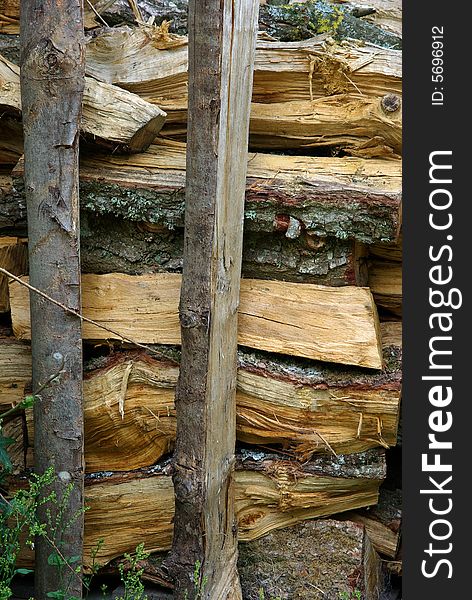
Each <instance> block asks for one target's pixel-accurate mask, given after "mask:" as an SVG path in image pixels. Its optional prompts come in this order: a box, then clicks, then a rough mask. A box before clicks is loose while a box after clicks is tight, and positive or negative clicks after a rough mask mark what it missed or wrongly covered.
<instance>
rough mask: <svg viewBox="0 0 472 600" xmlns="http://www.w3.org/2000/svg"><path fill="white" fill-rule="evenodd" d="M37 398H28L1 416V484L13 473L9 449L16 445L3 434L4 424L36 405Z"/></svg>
mask: <svg viewBox="0 0 472 600" xmlns="http://www.w3.org/2000/svg"><path fill="white" fill-rule="evenodd" d="M34 401H35V396H26V397H25V398H23V400H22V401H21V402H19V403H18V404H17V405H16V406H13V407H12V408H10V409H8V410H7V411H6V412H4V413H2V414H0V483H1V481H2V478H4V477H5V475H7V474H8V473H11V471H12V468H13V467H12V464H11V460H10V456H9V454H8V447H9V446H11V444H13V443H14V441H15V440H13V439H12V438H9V437H7V436H6V435H5V434H4V432H3V422H4V420H5V419H6V418H7V417H10V416H12V415H14V414H16V413H17V412H20V411H22V410H25V409H26V408H31V407H32V406H33V404H34Z"/></svg>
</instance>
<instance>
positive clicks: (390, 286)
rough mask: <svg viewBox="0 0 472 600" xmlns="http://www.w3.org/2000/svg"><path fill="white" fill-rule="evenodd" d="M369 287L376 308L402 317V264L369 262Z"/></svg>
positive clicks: (382, 261) (384, 261)
mask: <svg viewBox="0 0 472 600" xmlns="http://www.w3.org/2000/svg"><path fill="white" fill-rule="evenodd" d="M369 287H370V289H371V290H372V293H373V295H374V298H375V302H376V304H377V306H379V307H381V308H383V309H385V310H387V311H388V312H389V313H391V314H393V315H395V316H396V317H401V316H402V263H400V262H390V261H386V260H372V261H370V265H369Z"/></svg>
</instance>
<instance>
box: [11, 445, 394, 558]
mask: <svg viewBox="0 0 472 600" xmlns="http://www.w3.org/2000/svg"><path fill="white" fill-rule="evenodd" d="M171 474H172V468H171V465H170V462H169V461H162V462H161V463H159V464H158V465H155V466H153V467H150V468H149V469H144V470H141V471H131V472H127V473H109V472H108V473H95V474H90V475H88V476H87V477H86V482H85V485H86V488H85V494H86V504H87V506H89V507H90V508H89V510H87V512H86V513H85V553H84V563H85V565H86V566H90V565H91V552H92V551H93V550H94V549H96V547H97V542H98V540H99V539H100V538H103V539H104V540H105V542H106V543H105V544H104V545H103V547H102V548H101V549H100V551H99V553H98V556H97V564H99V565H100V564H106V563H108V562H110V561H111V560H112V559H113V558H116V557H118V556H122V555H123V554H124V553H125V552H132V551H133V550H134V549H135V548H136V543H137V539H139V542H143V543H144V544H145V547H146V549H147V550H148V551H151V552H159V551H165V550H168V549H169V548H170V546H171V543H172V528H173V517H174V492H173V486H172V478H171ZM385 475H386V463H385V456H384V453H383V451H382V450H381V451H378V450H370V451H368V452H365V453H361V454H352V455H349V456H339V457H338V458H334V457H317V458H314V459H312V460H311V461H308V462H305V463H300V462H298V461H296V460H293V459H287V458H282V457H280V456H278V455H274V454H268V453H264V452H257V453H254V452H251V451H242V452H240V453H238V455H237V457H236V472H235V496H236V503H235V508H236V515H237V519H238V539H239V540H240V541H251V540H256V539H259V538H261V537H263V536H264V535H267V534H268V533H269V532H271V531H274V530H275V529H280V528H284V527H289V526H292V525H296V524H297V523H301V522H303V521H307V520H310V519H313V518H316V517H323V516H329V515H332V514H336V513H339V512H344V511H348V510H351V509H356V508H361V507H363V506H370V505H374V504H376V503H377V501H378V492H379V486H380V484H381V482H382V480H383V479H384V478H385ZM17 485H18V482H17V481H14V482H12V483H11V486H10V489H11V490H13V489H14V488H15V487H16V486H17ZM20 563H21V565H22V566H27V565H29V566H31V563H32V556H31V554H29V555H28V554H26V555H23V558H22V560H21V561H20Z"/></svg>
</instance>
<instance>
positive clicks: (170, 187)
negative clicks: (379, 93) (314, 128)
mask: <svg viewBox="0 0 472 600" xmlns="http://www.w3.org/2000/svg"><path fill="white" fill-rule="evenodd" d="M185 152H186V146H185V144H182V143H180V142H175V141H170V140H165V139H162V138H158V139H157V140H156V143H155V144H152V145H151V146H150V148H149V149H148V150H147V151H146V152H144V153H141V154H134V155H132V156H117V155H116V154H115V155H108V156H105V155H98V154H95V155H92V156H82V163H81V170H80V178H81V188H80V191H81V199H82V207H84V208H87V209H88V210H89V211H93V212H96V213H99V214H104V215H110V214H114V215H116V216H120V217H124V218H125V219H130V220H133V221H145V222H151V223H158V224H162V225H165V226H166V227H167V228H169V229H174V228H175V227H182V226H183V216H184V196H185ZM22 173H23V164H22V162H21V161H20V163H19V164H18V166H17V168H15V170H14V172H13V176H14V184H15V189H16V190H17V191H21V190H22V188H23V184H22V181H21V178H22ZM400 226H401V161H400V160H388V161H386V160H376V159H370V160H365V159H361V158H354V157H347V158H342V159H341V158H323V157H302V156H280V155H275V154H260V153H256V154H253V153H249V155H248V178H247V184H246V205H245V230H246V231H259V232H273V231H280V232H282V233H286V234H287V233H288V236H290V235H293V236H296V235H297V231H305V230H306V231H307V233H309V234H313V235H319V236H334V237H338V238H340V239H346V238H354V239H357V240H358V241H361V242H364V243H367V244H369V243H373V242H379V241H383V242H389V241H392V240H396V239H397V236H398V234H399V231H400Z"/></svg>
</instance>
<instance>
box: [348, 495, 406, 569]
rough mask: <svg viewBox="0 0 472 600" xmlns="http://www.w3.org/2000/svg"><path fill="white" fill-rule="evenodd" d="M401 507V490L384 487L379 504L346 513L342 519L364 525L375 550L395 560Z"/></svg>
mask: <svg viewBox="0 0 472 600" xmlns="http://www.w3.org/2000/svg"><path fill="white" fill-rule="evenodd" d="M401 507H402V492H401V490H389V489H386V488H384V487H382V488H381V489H380V494H379V502H378V504H376V505H375V506H372V507H369V508H368V509H362V510H359V511H353V512H348V513H345V515H343V517H342V518H343V519H347V520H348V521H354V522H355V523H360V524H361V525H363V526H364V527H365V529H366V532H367V535H368V536H369V539H370V540H371V542H372V544H373V546H374V548H375V550H376V551H377V552H379V554H382V555H383V556H386V557H388V558H390V559H392V560H394V559H395V558H396V557H397V556H398V552H399V549H400V541H401V524H402V508H401Z"/></svg>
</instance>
